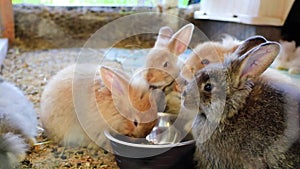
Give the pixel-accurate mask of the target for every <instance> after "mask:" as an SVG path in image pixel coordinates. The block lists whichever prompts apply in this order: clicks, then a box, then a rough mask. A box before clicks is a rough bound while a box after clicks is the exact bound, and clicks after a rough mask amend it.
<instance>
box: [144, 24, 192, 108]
mask: <svg viewBox="0 0 300 169" xmlns="http://www.w3.org/2000/svg"><path fill="white" fill-rule="evenodd" d="M193 30H194V25H193V24H187V25H185V26H184V27H182V28H181V29H180V30H178V31H177V32H176V33H175V34H173V31H172V29H171V28H169V27H167V26H165V27H162V28H161V29H160V30H159V34H158V37H157V40H156V42H155V45H154V47H153V48H152V49H151V50H150V52H149V54H148V55H147V58H146V64H145V66H144V68H145V69H146V73H145V76H144V78H145V79H146V81H147V82H148V83H149V85H150V87H151V88H159V89H161V90H162V91H163V92H164V94H165V96H166V97H165V102H164V103H166V105H165V106H160V107H163V108H162V109H159V111H164V112H167V113H178V111H179V110H177V108H178V107H180V93H179V92H178V91H177V90H178V89H179V86H178V84H177V83H174V82H175V79H176V78H177V77H178V75H179V72H180V68H181V66H182V63H181V62H180V60H179V59H178V57H179V55H181V54H182V53H183V52H184V51H185V50H186V49H187V48H188V45H189V43H190V40H191V38H192V34H193Z"/></svg>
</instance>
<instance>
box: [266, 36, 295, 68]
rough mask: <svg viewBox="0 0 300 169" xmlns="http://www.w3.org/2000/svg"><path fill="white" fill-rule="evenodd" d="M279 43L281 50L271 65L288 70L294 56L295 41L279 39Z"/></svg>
mask: <svg viewBox="0 0 300 169" xmlns="http://www.w3.org/2000/svg"><path fill="white" fill-rule="evenodd" d="M279 43H280V45H281V50H280V52H279V55H278V56H277V57H276V59H275V60H274V63H273V64H272V65H273V66H274V67H275V68H277V69H280V70H288V69H289V68H290V67H291V64H292V62H293V60H294V58H295V51H296V43H295V41H291V42H288V41H280V42H279Z"/></svg>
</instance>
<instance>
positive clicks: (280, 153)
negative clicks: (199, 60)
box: [183, 42, 300, 169]
mask: <svg viewBox="0 0 300 169" xmlns="http://www.w3.org/2000/svg"><path fill="white" fill-rule="evenodd" d="M245 47H247V46H245ZM250 48H251V47H250ZM279 50H280V45H279V44H278V43H276V42H265V43H262V44H260V45H259V46H257V47H254V48H253V49H251V50H250V51H248V52H246V53H244V52H243V51H241V48H238V49H237V51H235V52H234V53H233V54H232V55H231V56H229V57H226V58H225V61H224V63H216V64H210V65H208V66H206V67H204V68H203V69H201V70H199V71H198V72H197V73H196V74H195V79H194V80H193V81H191V82H189V84H188V85H187V86H186V90H185V92H184V93H183V97H184V101H183V106H184V107H188V108H189V109H190V110H192V111H194V112H195V113H197V116H196V119H195V121H194V124H193V129H192V134H193V136H194V138H195V140H196V146H197V150H196V153H195V159H196V160H197V161H198V168H199V169H200V168H201V169H205V168H207V169H211V168H217V169H236V168H247V169H251V168H253V169H268V168H278V169H279V168H285V169H286V168H299V167H300V127H299V126H300V109H299V108H300V92H299V90H298V89H296V88H294V87H293V86H292V85H290V84H285V83H284V82H279V83H278V81H276V82H275V83H274V82H272V81H270V79H268V80H265V79H264V78H263V77H262V76H260V75H261V74H262V73H263V72H264V71H265V70H266V69H267V68H268V67H269V66H270V65H271V63H272V62H273V61H274V59H275V57H276V56H277V55H278V53H279ZM240 53H242V55H240ZM243 53H244V54H243Z"/></svg>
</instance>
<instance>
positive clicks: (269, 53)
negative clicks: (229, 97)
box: [238, 42, 280, 81]
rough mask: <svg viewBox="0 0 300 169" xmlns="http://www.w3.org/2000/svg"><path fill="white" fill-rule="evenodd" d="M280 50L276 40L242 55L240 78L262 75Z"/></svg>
mask: <svg viewBox="0 0 300 169" xmlns="http://www.w3.org/2000/svg"><path fill="white" fill-rule="evenodd" d="M279 51H280V45H279V44H278V43H276V42H266V43H263V44H261V45H259V46H257V47H256V48H254V49H252V50H250V51H249V52H247V53H246V54H245V55H243V56H241V57H240V58H239V60H240V61H241V64H240V67H239V74H238V75H239V79H240V80H242V81H243V80H248V79H251V78H254V77H258V76H260V75H261V74H262V73H263V72H264V71H265V70H266V69H267V68H268V67H269V66H270V65H271V64H272V62H273V61H274V59H275V58H276V56H277V55H278V53H279Z"/></svg>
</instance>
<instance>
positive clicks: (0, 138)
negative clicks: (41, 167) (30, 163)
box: [0, 79, 38, 169]
mask: <svg viewBox="0 0 300 169" xmlns="http://www.w3.org/2000/svg"><path fill="white" fill-rule="evenodd" d="M37 131H38V119H37V114H36V112H35V110H34V108H33V105H32V103H31V102H30V101H29V100H28V99H27V98H26V96H25V95H24V94H23V93H22V91H21V90H20V89H18V88H17V87H16V86H15V85H13V84H11V83H9V82H7V81H4V80H3V79H0V168H1V169H7V168H14V167H15V166H16V165H17V164H18V162H20V161H21V160H23V159H24V158H25V155H26V151H27V150H28V149H29V148H30V146H32V145H33V144H35V143H36V140H35V137H36V136H37Z"/></svg>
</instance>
